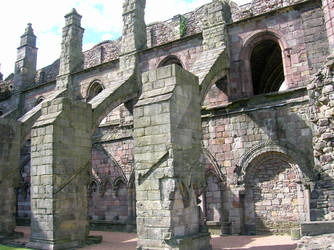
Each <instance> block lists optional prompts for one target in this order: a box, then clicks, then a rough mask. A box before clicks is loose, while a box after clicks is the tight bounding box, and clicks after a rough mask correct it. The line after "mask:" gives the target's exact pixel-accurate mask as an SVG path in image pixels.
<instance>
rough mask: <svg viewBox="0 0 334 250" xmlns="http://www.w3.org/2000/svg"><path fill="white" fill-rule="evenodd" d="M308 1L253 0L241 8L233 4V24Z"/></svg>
mask: <svg viewBox="0 0 334 250" xmlns="http://www.w3.org/2000/svg"><path fill="white" fill-rule="evenodd" d="M308 1H309V0H253V1H252V2H251V3H247V4H244V5H241V6H238V5H237V4H235V3H234V2H231V9H232V19H233V22H237V21H240V20H242V19H247V18H250V17H253V16H258V15H261V14H265V13H268V12H271V11H274V10H277V9H281V8H284V7H288V6H292V5H295V4H298V3H303V2H308Z"/></svg>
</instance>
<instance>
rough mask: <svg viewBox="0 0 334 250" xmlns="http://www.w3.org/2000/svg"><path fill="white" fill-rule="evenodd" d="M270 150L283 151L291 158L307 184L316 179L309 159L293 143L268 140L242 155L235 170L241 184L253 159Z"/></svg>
mask: <svg viewBox="0 0 334 250" xmlns="http://www.w3.org/2000/svg"><path fill="white" fill-rule="evenodd" d="M268 152H272V153H281V154H283V155H285V156H286V157H287V158H289V159H290V161H291V162H293V163H294V164H293V166H294V168H295V171H296V172H297V173H298V174H299V177H300V179H301V181H302V182H304V183H305V184H309V183H310V182H312V181H313V180H314V177H315V175H314V172H313V170H312V166H311V165H310V163H309V162H308V161H306V157H305V156H303V154H302V153H300V152H297V151H295V150H294V147H293V146H292V145H289V144H285V145H280V144H278V143H274V142H273V141H267V142H264V143H259V144H257V145H255V146H254V147H252V148H251V149H250V150H249V151H248V152H246V153H245V154H244V155H242V156H241V157H240V160H239V162H238V165H237V166H236V169H235V171H234V172H235V173H236V174H237V176H238V183H239V185H243V184H244V181H245V176H246V174H247V171H248V168H249V167H250V166H251V163H252V162H253V160H254V159H256V158H257V157H259V156H260V155H262V154H264V153H268Z"/></svg>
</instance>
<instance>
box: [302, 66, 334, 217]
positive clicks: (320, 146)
mask: <svg viewBox="0 0 334 250" xmlns="http://www.w3.org/2000/svg"><path fill="white" fill-rule="evenodd" d="M333 73H334V60H331V61H329V62H328V63H327V67H325V68H323V69H322V70H321V71H320V72H318V73H317V74H316V76H315V77H314V79H313V80H312V82H311V83H310V84H309V85H308V94H309V97H310V117H309V118H310V120H311V122H313V124H314V126H313V128H314V129H313V149H314V151H313V154H314V167H315V171H316V173H317V177H316V179H315V183H314V184H315V185H314V187H312V188H311V201H310V204H311V208H310V213H311V220H334V151H333V148H334V128H333V123H334V79H333Z"/></svg>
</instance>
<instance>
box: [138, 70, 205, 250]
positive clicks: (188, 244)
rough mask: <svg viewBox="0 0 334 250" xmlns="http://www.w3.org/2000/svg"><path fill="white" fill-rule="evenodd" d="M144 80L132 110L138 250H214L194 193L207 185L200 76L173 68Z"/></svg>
mask: <svg viewBox="0 0 334 250" xmlns="http://www.w3.org/2000/svg"><path fill="white" fill-rule="evenodd" d="M142 82H143V91H142V95H141V97H140V99H139V101H138V103H137V105H136V106H135V109H134V139H135V162H136V165H135V173H136V197H137V233H138V247H137V249H192V250H196V249H210V237H209V234H208V233H201V230H200V229H201V228H200V226H199V224H200V220H199V219H200V218H199V216H200V214H199V212H200V210H199V209H200V208H199V206H198V204H197V197H196V194H195V190H196V189H200V188H203V186H204V185H205V178H204V168H203V166H202V165H201V164H200V162H199V157H200V152H201V116H200V110H201V107H200V96H199V86H198V78H197V77H195V76H194V75H192V74H191V73H189V72H187V71H185V70H183V69H181V68H180V67H179V66H177V65H169V66H166V67H162V68H159V69H157V70H154V71H150V72H146V73H144V74H143V75H142Z"/></svg>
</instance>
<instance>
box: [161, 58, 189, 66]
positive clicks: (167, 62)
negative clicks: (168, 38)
mask: <svg viewBox="0 0 334 250" xmlns="http://www.w3.org/2000/svg"><path fill="white" fill-rule="evenodd" d="M171 64H176V65H179V66H180V67H181V68H183V66H182V63H181V61H180V60H179V58H177V56H168V57H167V58H165V59H164V60H162V62H160V64H159V66H158V68H161V67H164V66H167V65H171Z"/></svg>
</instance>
